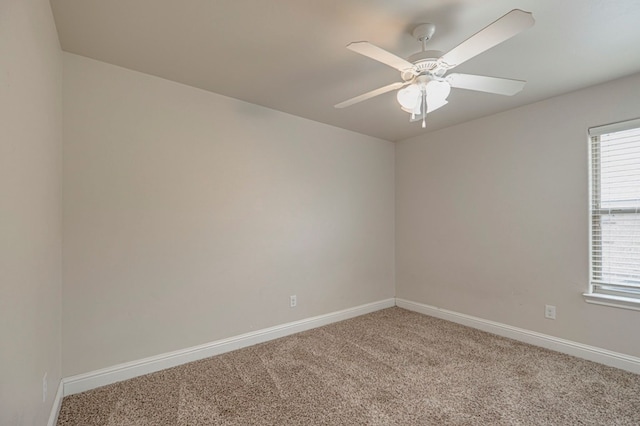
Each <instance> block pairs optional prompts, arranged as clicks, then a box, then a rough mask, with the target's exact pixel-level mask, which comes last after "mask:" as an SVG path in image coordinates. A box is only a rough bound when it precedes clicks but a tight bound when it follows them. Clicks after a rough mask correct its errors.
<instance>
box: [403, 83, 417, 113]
mask: <svg viewBox="0 0 640 426" xmlns="http://www.w3.org/2000/svg"><path fill="white" fill-rule="evenodd" d="M421 95H422V91H421V90H420V88H419V87H418V86H417V85H415V84H411V85H409V86H407V87H405V88H404V89H401V90H398V94H397V98H398V103H399V104H400V105H401V106H402V109H404V110H405V111H407V110H409V111H413V110H414V109H415V108H416V106H417V107H418V109H419V108H420V98H421Z"/></svg>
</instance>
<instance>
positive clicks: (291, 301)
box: [289, 294, 298, 308]
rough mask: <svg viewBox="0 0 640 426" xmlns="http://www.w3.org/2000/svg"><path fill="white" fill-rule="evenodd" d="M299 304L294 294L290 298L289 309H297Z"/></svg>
mask: <svg viewBox="0 0 640 426" xmlns="http://www.w3.org/2000/svg"><path fill="white" fill-rule="evenodd" d="M297 304H298V298H297V297H296V295H295V294H294V295H292V296H289V307H290V308H295V307H296V305H297Z"/></svg>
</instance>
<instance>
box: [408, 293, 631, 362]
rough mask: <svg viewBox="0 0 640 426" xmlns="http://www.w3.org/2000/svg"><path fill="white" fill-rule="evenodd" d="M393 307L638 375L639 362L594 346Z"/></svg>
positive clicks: (429, 310) (442, 312)
mask: <svg viewBox="0 0 640 426" xmlns="http://www.w3.org/2000/svg"><path fill="white" fill-rule="evenodd" d="M396 306H398V307H400V308H404V309H408V310H410V311H414V312H419V313H422V314H426V315H429V316H432V317H436V318H441V319H444V320H447V321H451V322H455V323H458V324H462V325H466V326H469V327H473V328H476V329H479V330H482V331H487V332H489V333H493V334H497V335H499V336H503V337H508V338H510V339H514V340H518V341H521V342H525V343H529V344H532V345H536V346H541V347H543V348H547V349H551V350H554V351H557V352H562V353H565V354H568V355H573V356H575V357H578V358H582V359H586V360H589V361H594V362H598V363H600V364H605V365H608V366H611V367H616V368H620V369H622V370H626V371H630V372H632V373H636V374H640V358H638V357H634V356H631V355H625V354H621V353H618V352H613V351H609V350H606V349H602V348H598V347H595V346H589V345H584V344H582V343H577V342H573V341H571V340H565V339H561V338H558V337H554V336H549V335H547V334H542V333H537V332H535V331H530V330H526V329H523V328H518V327H512V326H510V325H506V324H501V323H499V322H494V321H489V320H486V319H482V318H477V317H473V316H471V315H466V314H461V313H458V312H454V311H449V310H447V309H441V308H437V307H435V306H430V305H425V304H422V303H417V302H412V301H409V300H404V299H398V298H396Z"/></svg>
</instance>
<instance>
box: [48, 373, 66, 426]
mask: <svg viewBox="0 0 640 426" xmlns="http://www.w3.org/2000/svg"><path fill="white" fill-rule="evenodd" d="M63 395H64V384H63V383H62V380H60V383H58V390H57V391H56V396H55V398H53V406H52V407H51V414H50V415H49V421H48V422H47V426H56V423H58V414H59V413H60V407H61V406H62V397H63Z"/></svg>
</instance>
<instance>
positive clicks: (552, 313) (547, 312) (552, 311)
mask: <svg viewBox="0 0 640 426" xmlns="http://www.w3.org/2000/svg"><path fill="white" fill-rule="evenodd" d="M544 317H545V318H548V319H552V320H554V319H556V307H555V306H553V305H544Z"/></svg>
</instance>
